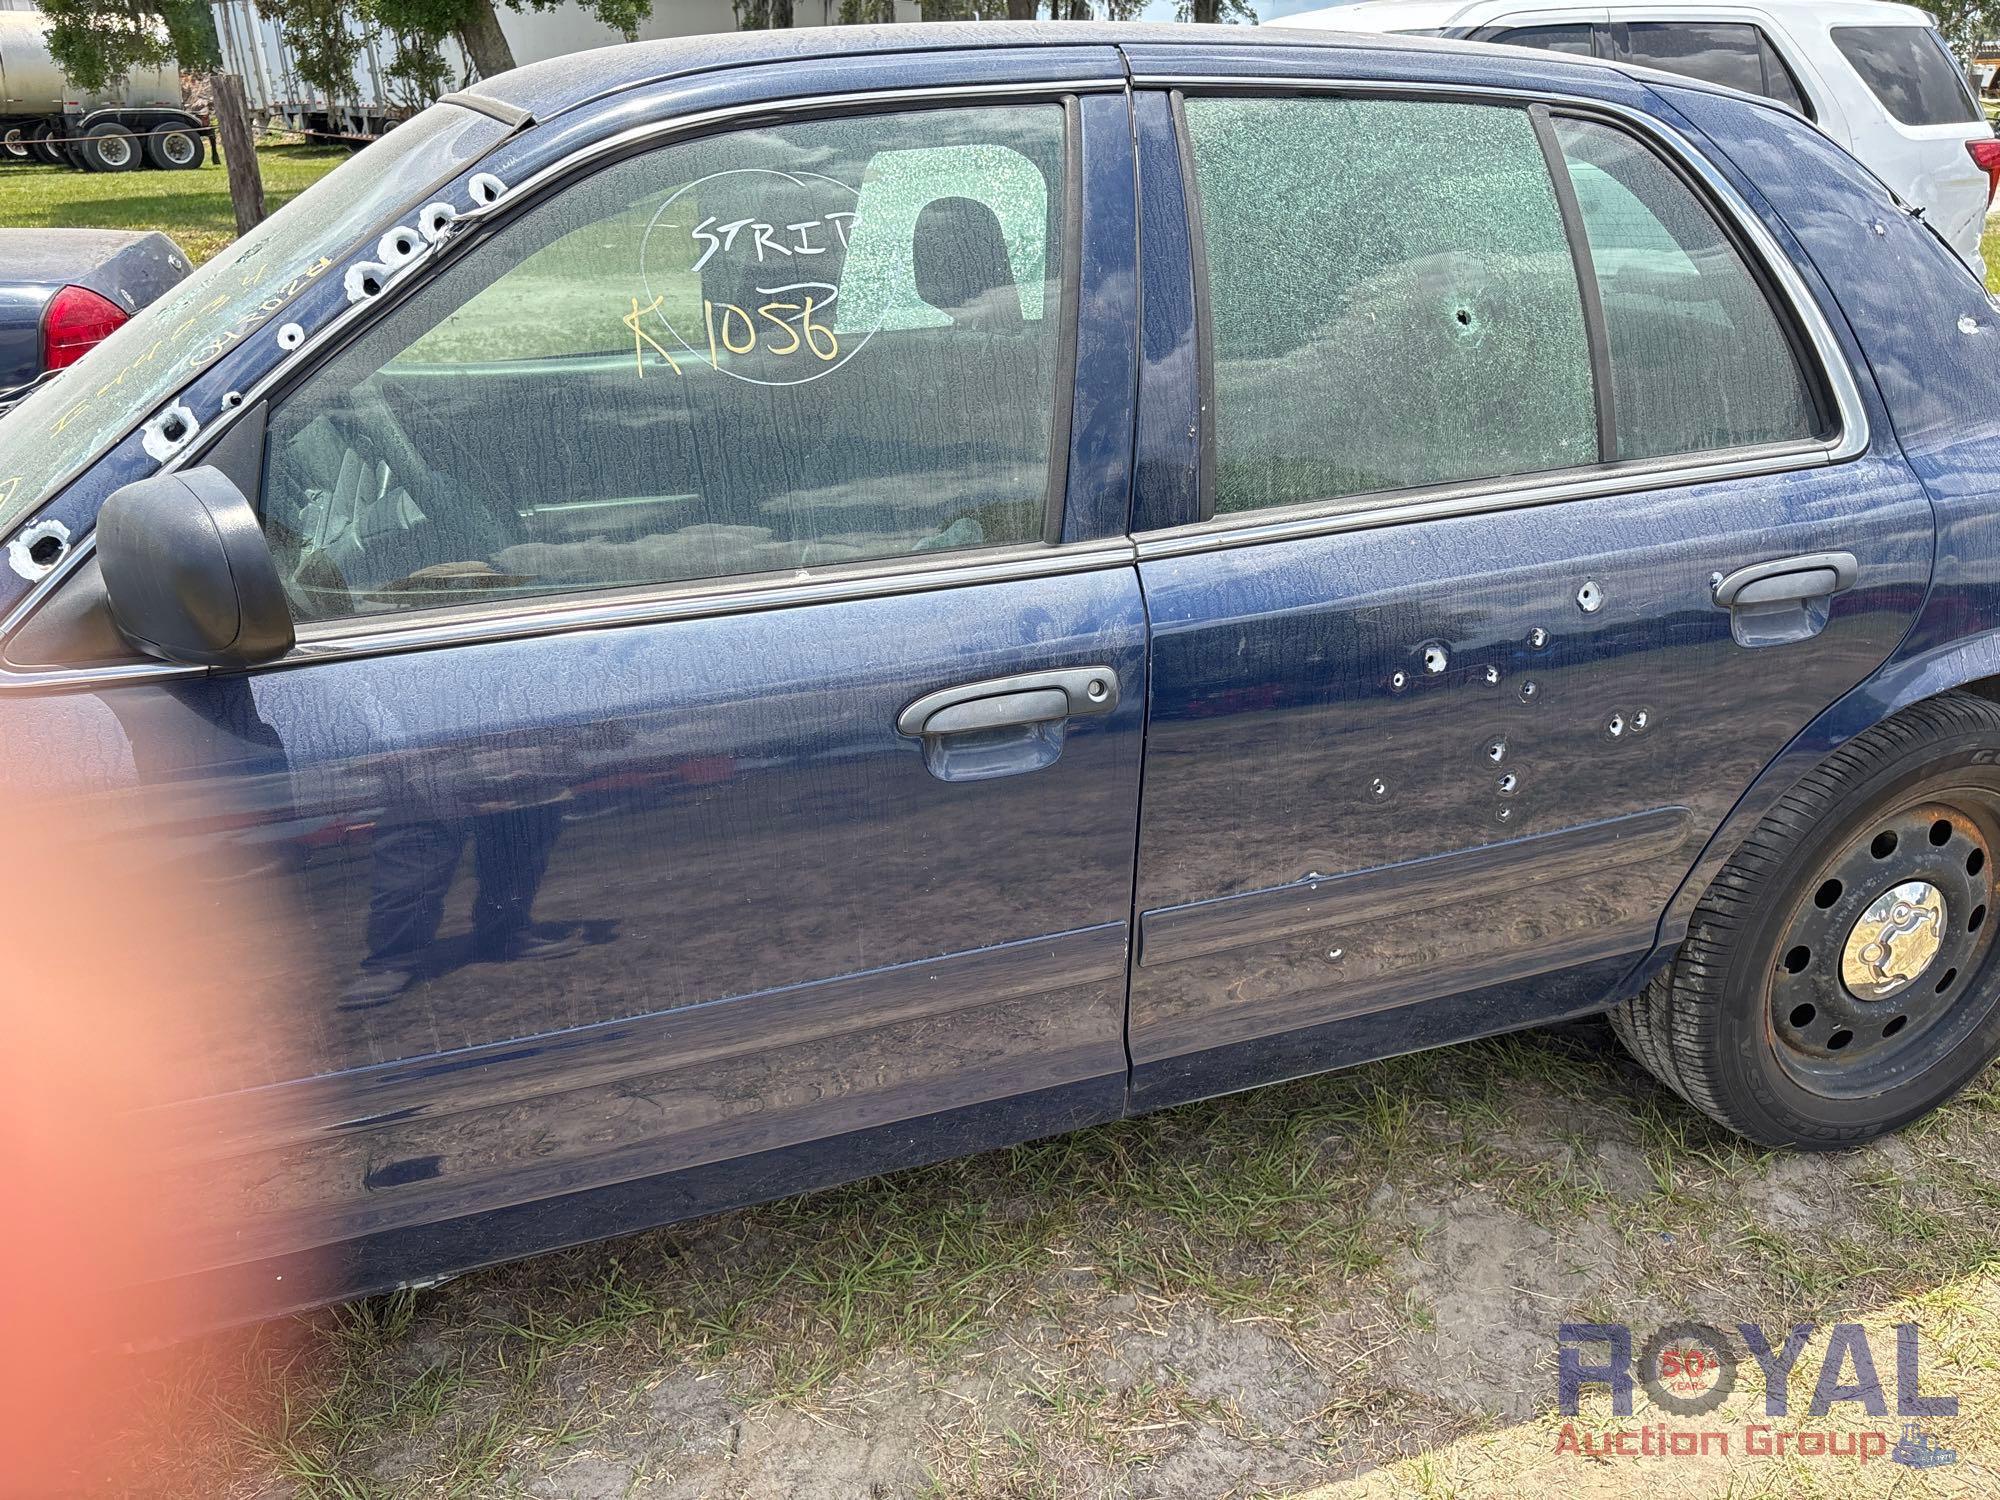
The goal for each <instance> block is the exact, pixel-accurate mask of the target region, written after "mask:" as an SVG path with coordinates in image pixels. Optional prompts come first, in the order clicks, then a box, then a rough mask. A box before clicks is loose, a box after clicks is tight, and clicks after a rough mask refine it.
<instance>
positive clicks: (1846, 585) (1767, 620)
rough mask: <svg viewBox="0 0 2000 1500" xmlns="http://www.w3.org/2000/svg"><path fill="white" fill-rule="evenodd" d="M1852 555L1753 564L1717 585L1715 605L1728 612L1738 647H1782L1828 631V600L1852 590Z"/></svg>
mask: <svg viewBox="0 0 2000 1500" xmlns="http://www.w3.org/2000/svg"><path fill="white" fill-rule="evenodd" d="M1860 572H1861V565H1860V564H1859V563H1857V562H1856V561H1855V560H1854V554H1853V553H1852V552H1807V553H1803V554H1801V555H1800V556H1798V557H1783V558H1779V559H1777V560H1776V561H1774V562H1761V563H1752V564H1750V566H1749V567H1747V568H1738V569H1737V570H1736V571H1735V572H1734V573H1731V574H1730V575H1729V576H1728V577H1726V578H1719V579H1717V580H1716V582H1715V596H1714V597H1715V605H1716V608H1718V609H1726V610H1728V611H1729V633H1730V635H1731V636H1732V637H1734V638H1735V641H1736V644H1737V645H1739V646H1750V647H1756V646H1783V645H1787V644H1789V643H1790V642H1792V641H1802V640H1806V639H1807V638H1809V637H1811V636H1815V635H1818V634H1819V633H1820V631H1821V630H1823V629H1825V628H1826V621H1827V601H1828V600H1829V599H1831V598H1832V597H1833V596H1834V595H1835V594H1838V593H1843V592H1845V591H1846V590H1848V589H1851V588H1853V587H1854V580H1855V578H1856V577H1857V576H1859V574H1860Z"/></svg>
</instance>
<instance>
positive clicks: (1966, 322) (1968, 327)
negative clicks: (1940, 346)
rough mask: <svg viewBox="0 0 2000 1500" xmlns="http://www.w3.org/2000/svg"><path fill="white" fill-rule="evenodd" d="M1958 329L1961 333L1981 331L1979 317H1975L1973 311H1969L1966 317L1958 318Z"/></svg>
mask: <svg viewBox="0 0 2000 1500" xmlns="http://www.w3.org/2000/svg"><path fill="white" fill-rule="evenodd" d="M1958 331H1959V332H1960V333H1977V332H1979V319H1977V318H1975V317H1973V315H1972V314H1971V313H1967V314H1966V315H1965V316H1964V317H1962V318H1960V319H1959V320H1958Z"/></svg>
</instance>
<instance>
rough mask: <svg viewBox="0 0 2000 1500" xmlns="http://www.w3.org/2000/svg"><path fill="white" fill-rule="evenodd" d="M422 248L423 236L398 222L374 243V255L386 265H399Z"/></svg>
mask: <svg viewBox="0 0 2000 1500" xmlns="http://www.w3.org/2000/svg"><path fill="white" fill-rule="evenodd" d="M423 248H424V241H423V236H421V235H420V234H418V233H417V232H416V230H414V229H411V228H409V227H408V226H407V225H403V224H398V225H397V226H396V227H395V228H394V229H392V230H390V231H389V232H388V233H387V234H385V235H383V236H382V238H381V240H380V241H379V242H378V243H377V244H376V246H375V255H376V258H377V259H379V260H381V261H382V262H383V263H384V264H386V265H391V266H399V265H401V264H402V263H403V262H404V261H406V260H408V259H409V258H410V257H411V256H413V255H415V254H416V253H417V252H418V251H419V250H421V249H423Z"/></svg>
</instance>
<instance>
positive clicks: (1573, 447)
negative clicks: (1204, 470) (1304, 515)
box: [1185, 98, 1597, 512]
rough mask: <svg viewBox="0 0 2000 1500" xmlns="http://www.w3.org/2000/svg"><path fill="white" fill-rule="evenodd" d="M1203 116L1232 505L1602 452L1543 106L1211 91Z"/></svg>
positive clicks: (1196, 126) (1220, 435)
mask: <svg viewBox="0 0 2000 1500" xmlns="http://www.w3.org/2000/svg"><path fill="white" fill-rule="evenodd" d="M1185 112H1186V122H1187V132H1188V138H1189V143H1190V146H1191V149H1192V154H1193V160H1194V168H1195V179H1196V183H1197V185H1198V188H1199V194H1198V196H1199V200H1200V226H1201V229H1202V239H1203V241H1204V242H1205V254H1206V258H1207V277H1206V295H1207V303H1208V327H1209V345H1210V359H1211V363H1212V367H1213V386H1214V423H1215V427H1214V443H1213V463H1214V476H1213V477H1214V490H1213V501H1214V509H1215V510H1216V511H1218V512H1229V511H1241V510H1250V509H1255V508H1258V507H1263V506H1272V505H1289V504H1296V503H1300V502H1304V501H1317V500H1326V499H1332V498H1337V497H1341V496H1348V495H1360V494H1365V493H1369V492H1374V491H1381V490H1395V489H1402V488H1406V487H1409V486H1415V485H1431V484H1440V483H1445V482H1449V481H1453V480H1465V479H1483V478H1491V477H1495V476H1500V475H1509V474H1530V473H1535V472H1538V471H1543V470H1549V469H1560V468H1567V467H1569V466H1571V465H1575V464H1581V463H1588V462H1591V461H1594V460H1595V459H1596V457H1597V443H1596V426H1595V422H1596V418H1595V407H1594V401H1593V387H1592V380H1591V364H1590V354H1589V341H1588V337H1587V335H1586V331H1585V324H1584V314H1583V307H1582V298H1581V295H1580V293H1579V290H1578V286H1577V281H1576V277H1575V273H1574V269H1573V264H1572V261H1571V257H1570V251H1569V247H1568V242H1567V240H1566V239H1565V237H1564V233H1563V226H1562V218H1561V214H1560V211H1559V210H1558V207H1557V204H1556V198H1555V193H1554V189H1553V186H1552V183H1551V180H1550V177H1549V174H1548V170H1547V167H1546V164H1545V162H1544V159H1543V156H1542V153H1541V149H1540V147H1539V145H1538V143H1537V140H1536V136H1535V131H1534V127H1533V125H1532V123H1531V121H1530V120H1529V117H1528V115H1527V113H1526V112H1525V111H1523V110H1520V109H1514V108H1509V107H1505V106H1498V105H1485V104H1463V103H1457V102H1446V101H1414V100H1399V99H1219V98H1206V99H1189V100H1188V101H1187V102H1186V105H1185ZM1440 142H1448V143H1449V149H1440V145H1439V143H1440Z"/></svg>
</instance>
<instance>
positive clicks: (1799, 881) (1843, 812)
mask: <svg viewBox="0 0 2000 1500" xmlns="http://www.w3.org/2000/svg"><path fill="white" fill-rule="evenodd" d="M1996 851H2000V702H1996V701H1994V700H1992V699H1988V698H1982V697H1977V696H1974V695H1973V694H1970V693H1962V692H1953V693H1943V694H1940V695H1939V696H1938V697H1936V698H1930V699H1926V700H1925V701H1923V702H1921V703H1914V704H1911V705H1910V706H1909V707H1908V708H1905V709H1903V710H1902V711H1900V712H1899V713H1897V714H1895V715H1893V716H1892V717H1890V718H1887V719H1884V720H1883V721H1882V722H1880V723H1879V724H1876V725H1875V726H1873V727H1872V728H1870V729H1867V730H1864V731H1863V732H1862V733H1860V734H1858V735H1856V736H1855V737H1854V738H1853V739H1851V740H1849V741H1847V742H1846V743H1845V744H1843V745H1841V746H1840V747H1839V748H1838V749H1836V750H1834V751H1833V752H1832V753H1831V754H1829V755H1828V756H1827V757H1826V758H1825V759H1824V760H1822V761H1821V762H1820V763H1819V764H1818V765H1817V766H1815V767H1814V768H1813V769H1812V770H1810V771H1808V772H1806V773H1805V775H1804V776H1802V777H1801V778H1800V779H1799V780H1798V781H1797V782H1795V783H1794V784H1793V785H1792V786H1791V787H1790V788H1789V789H1788V790H1786V791H1785V792H1784V793H1783V794H1782V795H1781V796H1779V797H1778V798H1777V799H1776V800H1775V802H1774V803H1773V804H1772V805H1771V807H1770V809H1769V810H1768V811H1767V812H1766V813H1765V814H1764V815H1763V817H1762V818H1761V819H1760V820H1759V822H1758V823H1757V826H1756V827H1755V828H1754V829H1752V830H1750V832H1749V833H1748V834H1746V835H1745V836H1744V837H1743V838H1742V840H1741V842H1740V843H1738V844H1737V845H1736V847H1735V849H1734V851H1733V852H1732V853H1731V854H1730V855H1729V857H1728V859H1727V860H1726V861H1725V862H1724V863H1723V865H1722V867H1721V868H1720V869H1719V870H1717V871H1715V873H1714V874H1713V875H1712V876H1711V878H1710V880H1709V883H1708V886H1707V888H1706V889H1705V890H1704V891H1703V893H1702V895H1701V898H1700V900H1699V901H1698V902H1697V903H1696V904H1695V907H1694V910H1693V912H1692V913H1690V915H1689V919H1688V927H1687V933H1686V936H1685V937H1684V938H1683V939H1682V940H1681V944H1680V947H1679V949H1678V951H1677V952H1676V953H1675V955H1674V959H1673V962H1672V964H1671V965H1670V966H1669V967H1668V968H1667V970H1666V971H1665V972H1664V973H1662V974H1660V975H1659V976H1658V977H1656V978H1655V979H1654V980H1653V982H1652V983H1651V984H1649V985H1648V986H1647V987H1646V989H1645V990H1644V991H1642V992H1641V993H1640V994H1638V995H1636V996H1634V997H1633V998H1632V999H1630V1000H1628V1001H1626V1002H1625V1003H1624V1004H1623V1005H1621V1006H1620V1007H1619V1008H1618V1009H1617V1010H1615V1011H1613V1012H1612V1016H1611V1023H1612V1026H1613V1028H1614V1029H1615V1030H1616V1031H1617V1033H1618V1036H1619V1038H1620V1040H1622V1041H1623V1042H1624V1043H1625V1045H1626V1046H1627V1047H1628V1048H1629V1049H1631V1052H1632V1054H1633V1056H1635V1057H1636V1058H1638V1059H1639V1061H1640V1062H1641V1063H1643V1064H1644V1065H1645V1066H1646V1067H1647V1068H1648V1069H1649V1070H1650V1071H1651V1072H1652V1073H1653V1074H1654V1076H1656V1077H1657V1078H1659V1079H1660V1080H1661V1081H1662V1082H1663V1083H1665V1084H1666V1085H1667V1086H1668V1087H1669V1088H1672V1089H1673V1090H1674V1091H1675V1092H1676V1093H1678V1094H1679V1095H1680V1096H1681V1097H1682V1098H1684V1099H1686V1100H1687V1101H1688V1102H1689V1103H1690V1104H1692V1105H1694V1106H1695V1107H1697V1108H1698V1109H1701V1110H1703V1111H1705V1112H1706V1113H1707V1114H1709V1115H1710V1116H1712V1117H1713V1118H1715V1119H1717V1120H1720V1121H1721V1122H1722V1123H1723V1124H1725V1125H1728V1126H1729V1127H1730V1128H1732V1129H1734V1130H1737V1131H1740V1132H1741V1133H1742V1134H1744V1135H1746V1136H1749V1137H1750V1138H1751V1139H1752V1140H1755V1141H1761V1142H1764V1143H1765V1144H1767V1145H1773V1146H1798V1147H1803V1148H1805V1149H1807V1150H1813V1151H1831V1150H1838V1149H1841V1148H1843V1147H1848V1146H1855V1145H1859V1144H1860V1143H1861V1142H1863V1141H1867V1140H1873V1139H1874V1138H1875V1137H1876V1136H1879V1135H1882V1134H1883V1133H1885V1132H1887V1131H1891V1130H1895V1129H1898V1128H1900V1127H1901V1126H1903V1125H1907V1124H1908V1123H1909V1122H1910V1121H1912V1120H1915V1119H1918V1118H1920V1117H1922V1116H1923V1115H1925V1114H1927V1113H1929V1112H1930V1111H1931V1110H1933V1109H1935V1108H1937V1107H1938V1106H1939V1105H1940V1104H1942V1103H1943V1102H1944V1101H1945V1100H1947V1099H1949V1098H1950V1097H1951V1096H1952V1095H1953V1094H1955V1093H1956V1092H1957V1091H1958V1090H1960V1089H1962V1088H1964V1087H1965V1086H1966V1084H1968V1083H1970V1082H1971V1081H1972V1080H1973V1079H1975V1078H1977V1077H1978V1076H1979V1075H1980V1074H1981V1073H1982V1072H1984V1071H1985V1069H1986V1068H1987V1067H1988V1066H1989V1065H1990V1064H1991V1063H1992V1062H1993V1060H1994V1059H1995V1058H1996V1057H2000V943H1996V942H1995V941H1994V934H1995V930H1996V926H2000V903H1996V900H1995V887H1994V881H1995V879H1996V875H1995V854H1996Z"/></svg>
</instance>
